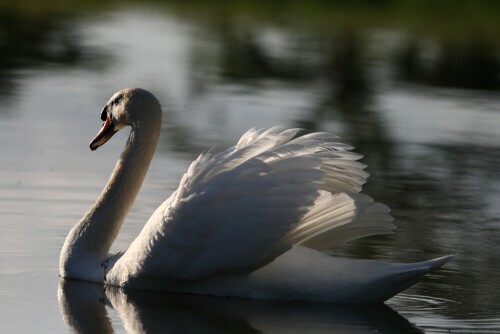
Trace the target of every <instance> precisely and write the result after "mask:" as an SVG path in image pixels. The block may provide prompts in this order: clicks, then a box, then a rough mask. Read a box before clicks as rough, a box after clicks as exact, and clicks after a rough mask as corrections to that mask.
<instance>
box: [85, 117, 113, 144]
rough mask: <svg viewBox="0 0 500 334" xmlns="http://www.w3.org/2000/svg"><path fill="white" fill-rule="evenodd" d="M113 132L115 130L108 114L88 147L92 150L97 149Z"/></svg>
mask: <svg viewBox="0 0 500 334" xmlns="http://www.w3.org/2000/svg"><path fill="white" fill-rule="evenodd" d="M115 133H116V131H115V127H114V125H113V122H112V121H111V119H110V118H109V116H108V117H106V121H105V122H104V124H103V126H102V129H101V131H99V133H98V134H97V136H95V138H94V139H92V141H91V142H90V149H91V150H92V151H95V150H97V148H99V146H101V145H103V144H104V143H105V142H107V141H108V140H109V139H110V138H111V137H113V135H114V134H115Z"/></svg>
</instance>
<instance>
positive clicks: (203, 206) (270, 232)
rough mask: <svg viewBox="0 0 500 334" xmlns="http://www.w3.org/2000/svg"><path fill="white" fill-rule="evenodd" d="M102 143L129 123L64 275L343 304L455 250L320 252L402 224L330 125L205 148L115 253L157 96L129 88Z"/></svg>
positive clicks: (110, 107) (145, 158) (150, 138)
mask: <svg viewBox="0 0 500 334" xmlns="http://www.w3.org/2000/svg"><path fill="white" fill-rule="evenodd" d="M101 119H102V121H103V122H104V124H103V126H102V128H101V130H100V131H99V133H98V134H97V135H96V137H95V138H94V139H93V140H92V141H91V143H90V149H91V150H96V149H97V148H98V147H100V146H101V145H103V144H104V143H105V142H106V141H108V140H109V139H110V138H111V137H112V136H113V134H114V133H116V132H117V131H119V130H120V129H122V128H124V127H127V126H130V127H131V130H130V134H129V137H128V140H127V143H126V145H125V148H124V150H123V152H122V154H121V156H120V158H119V159H118V162H117V164H116V167H115V169H114V171H113V173H112V175H111V177H110V179H109V180H108V182H107V183H106V185H105V187H104V189H103V191H102V193H101V194H100V196H99V197H98V198H97V200H96V202H95V203H94V204H93V205H92V206H91V207H90V209H89V210H88V212H87V213H86V214H85V215H84V217H83V218H82V219H81V220H80V221H79V222H78V223H77V224H76V225H75V226H74V227H73V228H72V229H71V230H70V232H69V234H68V236H67V238H66V240H65V242H64V245H63V247H62V251H61V255H60V276H61V277H63V278H73V279H80V280H87V281H94V282H100V283H103V284H105V285H110V286H118V287H123V288H129V289H144V290H166V291H172V292H182V293H194V294H205V295H218V296H234V297H246V298H261V299H282V300H303V301H320V302H337V303H378V302H383V301H385V300H387V299H389V298H390V297H392V296H394V295H395V294H397V293H399V292H400V291H402V290H404V289H406V288H408V287H409V286H411V285H413V284H414V283H416V282H417V281H418V280H419V279H420V278H421V277H423V276H424V275H425V274H427V273H429V272H431V271H432V270H434V269H436V268H438V267H440V266H442V265H443V264H444V263H446V262H447V261H448V260H450V259H451V258H452V256H444V257H440V258H437V259H433V260H429V261H425V262H420V263H409V264H401V263H387V262H382V261H374V260H363V259H343V258H336V257H332V256H329V255H327V254H325V253H323V252H322V250H325V249H329V248H331V247H333V246H335V245H337V244H339V243H342V242H345V241H348V240H352V239H355V238H360V237H365V236H369V235H375V234H387V233H391V231H392V230H393V229H394V228H395V226H394V225H393V224H392V223H391V222H392V217H391V216H390V215H389V211H390V210H389V208H388V207H387V206H385V205H384V204H381V203H378V202H374V201H373V200H372V199H371V198H370V197H368V196H367V195H364V194H361V193H360V191H361V186H362V184H363V183H364V182H365V181H366V179H367V177H368V173H366V172H365V171H364V168H365V167H366V166H365V165H363V164H362V163H360V162H359V161H358V160H359V159H360V158H361V155H359V154H357V153H354V152H353V151H352V149H353V147H351V146H349V145H346V144H344V143H341V142H339V140H338V137H336V136H334V135H332V134H330V133H325V132H317V133H309V134H303V131H301V130H300V129H284V128H282V127H272V128H270V129H267V130H256V129H251V130H249V131H248V132H246V133H245V134H244V135H243V136H242V137H241V139H240V140H239V141H238V143H237V144H236V145H235V146H233V147H231V148H229V149H227V150H225V151H223V152H220V153H217V154H214V153H211V152H210V151H207V152H204V153H202V154H201V155H200V156H199V157H198V158H197V159H196V160H195V161H194V162H193V163H192V164H191V165H190V167H189V169H188V171H187V172H186V173H185V174H184V175H183V177H182V179H181V181H180V184H179V187H178V188H177V190H175V191H174V192H173V194H172V195H171V196H170V197H169V198H168V199H167V200H165V201H164V202H163V203H162V204H161V205H160V206H159V207H158V208H157V209H156V211H155V212H154V213H153V214H152V216H151V217H150V219H149V220H148V221H147V223H146V224H145V226H144V228H143V229H142V231H141V232H140V234H139V235H138V236H137V238H136V239H135V240H134V241H133V242H132V243H131V245H130V246H129V248H128V249H127V250H126V251H125V252H123V253H117V254H109V249H110V247H111V244H112V243H113V241H114V240H115V238H116V236H117V234H118V232H119V230H120V228H121V226H122V224H123V221H124V220H125V217H126V216H127V214H128V212H129V211H130V208H131V206H132V204H133V202H134V200H135V198H136V196H137V193H138V192H139V189H140V187H141V184H142V182H143V180H144V177H145V175H146V172H147V170H148V167H149V164H150V162H151V160H152V158H153V155H154V152H155V149H156V145H157V142H158V139H159V136H160V132H161V126H162V109H161V106H160V103H159V101H158V100H157V99H156V98H155V97H154V96H153V95H152V94H151V93H150V92H148V91H146V90H144V89H140V88H127V89H124V90H121V91H119V92H117V93H116V94H114V95H113V96H112V97H111V99H110V100H109V101H108V102H107V103H106V105H105V106H104V108H103V109H102V112H101Z"/></svg>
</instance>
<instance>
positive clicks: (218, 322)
mask: <svg viewBox="0 0 500 334" xmlns="http://www.w3.org/2000/svg"><path fill="white" fill-rule="evenodd" d="M105 306H109V307H111V308H112V309H114V310H115V311H116V312H117V313H118V316H119V317H120V318H121V321H122V322H123V326H124V328H125V329H126V330H127V332H130V333H260V332H266V333H267V332H283V333H305V332H307V333H374V332H377V333H420V331H419V330H418V329H417V328H416V327H415V326H413V325H412V324H411V323H410V322H408V321H407V320H406V319H405V318H403V317H402V316H401V315H399V314H398V313H397V312H395V311H394V310H392V309H391V308H390V307H388V306H386V305H384V304H380V305H365V306H364V305H336V304H326V303H325V304H323V303H301V302H280V301H261V300H252V299H239V298H223V297H209V296H197V295H185V294H172V293H166V292H150V291H139V290H135V291H134V290H123V289H120V288H117V287H107V288H106V289H103V286H102V285H100V284H96V283H90V282H84V281H76V280H64V279H62V280H61V281H60V283H59V307H60V309H61V312H62V314H63V317H64V319H65V321H66V323H67V324H68V325H69V326H70V327H72V328H73V329H75V330H76V331H77V332H79V333H113V332H114V330H113V328H112V326H111V324H112V321H111V319H110V316H109V315H108V314H107V310H106V307H105Z"/></svg>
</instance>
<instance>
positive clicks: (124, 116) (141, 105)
mask: <svg viewBox="0 0 500 334" xmlns="http://www.w3.org/2000/svg"><path fill="white" fill-rule="evenodd" d="M161 114H162V112H161V107H160V103H159V102H158V100H157V99H156V97H154V95H153V94H151V93H150V92H148V91H147V90H145V89H141V88H126V89H123V90H121V91H119V92H117V93H116V94H115V95H113V96H112V97H111V99H109V101H108V103H106V105H105V106H104V108H103V109H102V112H101V119H102V120H103V121H104V124H103V126H102V128H101V131H99V133H98V134H97V136H95V138H94V139H93V140H92V141H91V142H90V149H91V150H92V151H94V150H96V149H97V148H98V147H100V146H101V145H103V144H104V143H105V142H107V141H108V140H109V139H110V138H111V137H112V136H113V135H114V134H115V133H116V132H117V131H118V130H120V129H122V128H124V127H126V126H132V127H133V128H137V127H143V128H144V127H147V126H149V125H152V124H157V125H161V124H158V123H161Z"/></svg>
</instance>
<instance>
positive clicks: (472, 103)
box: [0, 1, 500, 333]
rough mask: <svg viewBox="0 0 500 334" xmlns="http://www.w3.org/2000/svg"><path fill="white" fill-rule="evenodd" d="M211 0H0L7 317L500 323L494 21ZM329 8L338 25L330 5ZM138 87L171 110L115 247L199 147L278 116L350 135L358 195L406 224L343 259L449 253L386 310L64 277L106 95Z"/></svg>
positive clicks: (346, 250)
mask: <svg viewBox="0 0 500 334" xmlns="http://www.w3.org/2000/svg"><path fill="white" fill-rule="evenodd" d="M203 3H204V2H200V5H199V6H200V7H198V9H196V8H197V6H194V5H192V2H188V3H187V4H186V5H182V4H177V3H172V4H170V5H161V6H160V5H156V4H154V3H153V4H149V5H134V4H131V3H129V4H127V5H119V4H118V3H113V4H111V5H107V6H106V7H96V5H93V4H86V5H82V7H81V8H80V7H78V6H76V8H71V9H68V8H58V7H57V6H55V7H54V8H52V7H50V6H48V7H47V8H45V9H43V10H42V9H40V8H38V7H36V6H34V5H33V4H32V3H31V2H29V4H30V5H29V6H27V7H26V8H25V9H26V10H23V9H19V8H18V7H16V6H13V7H9V6H7V5H6V6H4V7H2V8H3V9H2V15H4V17H9V18H10V21H9V22H10V25H5V26H3V27H2V28H1V29H2V32H3V36H6V37H5V38H4V40H3V41H2V43H3V44H2V45H1V47H2V51H3V52H2V54H3V56H2V58H1V59H0V72H1V73H2V76H1V77H0V101H1V103H0V150H1V151H0V152H1V154H0V332H2V333H3V332H6V333H7V332H9V333H26V332H33V331H36V332H74V331H83V332H86V331H90V330H100V331H102V332H112V331H115V332H148V331H149V332H155V331H157V330H159V329H163V330H165V331H166V330H167V329H168V330H171V331H173V332H190V331H191V332H235V331H236V332H278V331H281V332H287V333H289V332H293V331H295V332H298V333H299V332H305V331H307V332H332V331H335V332H343V331H345V332H348V331H351V332H363V331H366V332H373V331H375V330H376V331H379V332H381V333H404V332H410V333H412V332H415V333H421V332H426V333H439V332H460V333H463V332H470V333H496V332H498V331H500V306H498V305H500V292H499V291H500V289H499V283H498V282H500V267H499V265H498V260H497V259H498V258H499V256H500V209H499V208H500V206H499V203H500V195H499V194H500V173H498V170H499V169H500V131H499V129H500V115H499V110H500V94H499V93H498V89H499V88H500V83H499V81H498V80H499V79H498V78H500V76H499V73H500V70H499V69H500V65H499V64H500V59H499V57H498V54H499V52H498V51H499V45H498V42H497V41H498V39H495V37H496V36H497V35H496V33H497V32H498V31H500V29H499V28H497V27H496V26H495V24H492V23H491V22H490V25H489V26H488V27H489V29H488V30H487V31H488V33H485V32H484V30H482V27H483V23H478V22H477V21H471V20H465V21H462V22H470V23H469V24H470V25H471V26H470V27H469V30H470V31H474V32H475V35H474V34H472V33H471V34H469V33H467V31H469V30H467V29H465V30H463V31H461V32H460V34H459V35H460V36H461V37H460V38H455V39H450V38H449V35H448V32H447V28H446V29H445V28H442V29H441V28H439V25H436V26H429V30H427V31H425V32H422V30H421V29H420V28H421V26H420V25H419V24H418V22H419V16H418V15H417V14H418V13H417V14H415V15H416V16H415V17H413V16H404V18H405V20H406V21H404V22H407V23H408V24H406V25H401V26H391V25H386V24H383V23H380V22H382V21H384V17H385V16H384V15H385V14H383V13H385V12H384V11H383V10H382V9H384V8H382V9H380V10H381V12H378V11H375V12H374V14H370V15H373V16H369V15H368V14H366V13H365V12H363V13H364V14H363V15H368V16H369V17H370V18H371V19H370V20H368V19H367V20H364V21H363V22H365V23H363V24H361V23H360V22H358V21H356V20H354V21H353V22H354V23H352V25H349V24H346V23H345V22H344V21H343V20H345V19H341V18H345V17H347V15H348V12H349V11H348V10H346V9H338V8H333V9H332V8H326V9H325V8H323V9H322V7H321V6H320V5H318V6H319V9H315V8H313V7H314V6H312V5H311V6H312V7H311V8H306V9H303V11H304V15H303V16H297V11H299V12H300V10H299V9H297V8H296V7H294V5H293V4H295V5H296V3H295V2H293V1H291V2H290V7H288V10H289V11H290V14H293V15H292V16H293V17H299V18H300V20H299V21H300V24H299V23H297V21H294V20H291V19H290V17H289V16H287V15H286V11H284V12H280V14H279V15H278V14H277V15H275V16H273V15H272V13H273V8H268V7H265V6H264V7H262V8H260V9H261V10H260V11H259V10H256V8H254V7H252V6H247V7H245V6H242V8H234V7H231V6H230V5H227V4H226V5H227V6H228V7H227V8H226V7H224V6H225V5H224V4H219V5H217V6H213V7H210V8H208V7H206V5H203ZM394 6H396V5H394ZM33 7H36V8H33ZM396 7H397V6H396ZM397 8H399V7H397ZM389 9H390V8H385V10H387V11H388V13H389V14H387V15H388V17H389V18H390V17H391V16H390V15H392V14H390V10H389ZM328 10H331V11H332V13H331V15H332V16H331V17H335V18H337V21H335V22H333V23H332V22H330V21H331V20H330V21H329V20H328V17H329V16H328V15H326V14H323V15H319V13H322V12H325V11H326V12H327V11H328ZM343 10H344V11H343ZM492 10H493V9H492ZM345 11H347V12H345ZM476 11H478V12H479V13H483V12H488V10H484V11H483V12H481V10H480V9H477V8H475V12H476ZM312 13H315V15H317V16H315V18H314V19H312V18H311V17H310V16H311V15H312ZM404 13H406V12H404ZM459 14H460V13H457V15H459ZM402 15H403V14H402ZM460 15H466V14H463V13H462V14H460ZM485 15H486V14H485ZM368 16H367V17H368ZM488 19H489V18H488V16H485V18H484V21H485V22H488ZM449 20H451V19H449ZM401 22H403V21H401ZM451 22H452V21H450V22H446V23H447V24H451ZM424 23H425V22H424ZM478 36H479V37H481V38H479V37H478ZM130 86H138V87H143V88H147V89H149V90H151V91H152V92H153V93H154V94H155V95H156V96H157V97H158V98H159V100H160V101H161V102H162V105H163V109H164V124H163V132H162V136H161V139H160V140H161V141H160V145H159V148H158V152H157V154H156V155H155V158H154V160H153V162H152V165H151V168H150V171H149V174H148V176H147V178H146V181H145V183H144V185H143V189H142V190H141V193H140V194H139V197H138V199H137V202H136V204H135V205H134V207H133V209H132V212H131V214H130V215H129V217H128V218H127V220H126V222H125V225H124V227H123V229H122V231H121V234H120V236H119V238H118V240H117V241H116V242H115V244H114V245H113V250H114V251H118V250H125V249H126V248H127V245H128V244H129V243H130V242H131V240H133V239H134V237H135V236H136V235H137V234H138V232H139V231H140V230H141V228H142V226H143V224H144V222H145V221H146V220H147V218H148V217H149V215H150V214H151V213H152V212H153V210H154V209H155V208H156V207H157V206H158V205H159V204H160V203H161V202H162V201H163V200H164V199H165V198H166V197H167V196H169V195H170V193H171V192H172V191H173V190H174V189H175V188H176V186H177V183H178V181H179V179H180V177H181V176H182V174H183V173H184V171H185V170H186V168H187V167H188V165H189V163H190V161H192V160H193V159H194V158H195V157H196V156H197V155H198V154H199V153H200V152H201V151H202V150H204V149H206V148H207V147H210V146H216V147H219V148H220V149H222V148H225V147H228V146H229V145H232V144H233V143H234V142H235V141H236V140H237V139H238V138H239V136H240V135H241V134H242V133H243V132H244V131H246V130H247V129H248V128H251V127H269V126H272V125H276V124H282V125H285V126H290V127H296V126H300V127H305V128H307V129H309V130H321V131H330V132H334V133H336V134H338V135H340V136H341V137H343V139H344V140H345V141H346V142H348V143H350V144H352V145H354V146H356V151H357V152H360V153H362V154H363V155H364V156H365V158H364V160H363V161H364V162H365V163H366V164H368V172H370V174H371V175H372V176H371V178H370V179H369V182H368V183H367V185H366V186H365V192H366V193H368V194H369V195H371V196H372V197H374V198H375V199H376V200H378V201H381V202H384V203H386V204H387V205H389V206H390V207H391V208H392V209H393V215H394V217H395V224H396V225H397V226H398V230H396V232H395V233H394V234H392V235H389V236H381V237H380V236H379V237H371V238H366V239H363V240H357V241H354V242H350V243H348V244H346V245H343V246H341V247H338V248H335V249H333V250H331V251H330V252H331V253H332V254H334V255H339V256H346V257H362V258H372V259H380V260H387V261H408V262H410V261H420V260H425V259H428V258H432V257H437V256H442V255H445V254H458V255H457V257H456V258H455V259H454V260H453V261H452V262H450V263H449V264H447V265H446V266H445V267H444V268H443V269H441V270H439V271H437V272H435V273H433V274H432V275H430V276H429V277H428V278H426V279H424V280H423V281H422V282H421V283H419V284H417V285H416V286H414V287H412V288H410V289H408V290H407V291H405V292H404V293H403V294H401V295H399V296H397V297H394V298H393V299H391V300H389V301H388V302H387V303H386V304H387V305H386V306H383V305H379V306H374V307H350V306H341V305H317V304H310V303H278V302H269V303H266V302H262V301H249V300H233V299H225V298H208V297H196V296H178V295H172V294H150V293H139V292H124V291H120V290H117V289H107V290H103V289H102V287H101V286H96V285H94V284H91V283H85V282H72V281H60V279H59V277H58V257H59V251H60V249H61V246H62V243H63V242H64V239H65V236H66V234H67V232H68V231H69V229H70V228H71V227H72V226H73V224H75V223H76V222H77V221H78V220H79V218H80V217H81V216H82V215H83V214H84V213H85V211H86V210H87V208H88V207H89V206H90V204H91V203H92V202H93V200H95V198H96V197H97V196H98V194H99V192H100V190H101V188H102V186H103V185H104V183H105V182H106V180H107V178H108V177H109V175H110V173H111V171H112V169H113V167H114V163H115V161H116V159H117V157H118V155H119V153H120V150H121V148H122V147H123V145H124V142H125V140H126V136H127V133H125V132H124V133H119V134H117V135H116V136H115V137H114V138H113V140H112V141H110V142H108V143H107V144H106V145H105V146H104V147H102V148H101V149H99V150H97V151H96V152H91V151H90V150H89V149H88V143H89V141H90V139H91V138H92V137H93V136H94V135H95V133H96V132H97V131H98V129H99V127H100V125H101V123H100V119H99V114H100V110H101V108H102V106H103V104H104V103H105V102H106V101H107V100H108V98H109V97H110V96H111V95H112V94H113V93H114V92H115V91H117V90H119V89H122V88H124V87H130ZM88 326H90V327H88ZM92 326H96V327H95V328H94V327H92Z"/></svg>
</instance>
